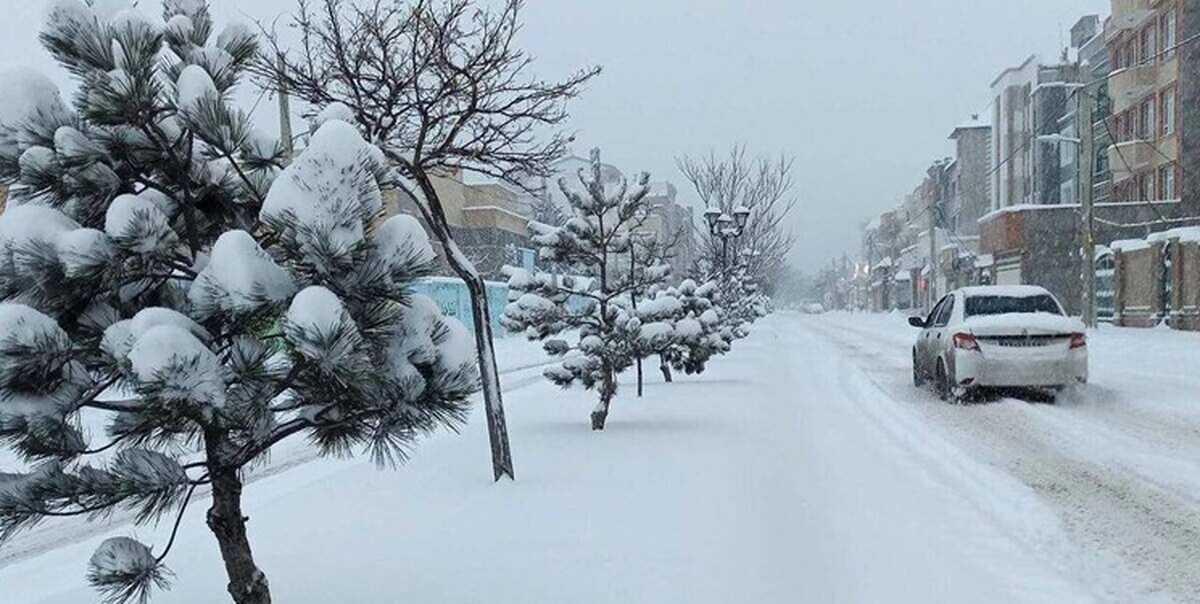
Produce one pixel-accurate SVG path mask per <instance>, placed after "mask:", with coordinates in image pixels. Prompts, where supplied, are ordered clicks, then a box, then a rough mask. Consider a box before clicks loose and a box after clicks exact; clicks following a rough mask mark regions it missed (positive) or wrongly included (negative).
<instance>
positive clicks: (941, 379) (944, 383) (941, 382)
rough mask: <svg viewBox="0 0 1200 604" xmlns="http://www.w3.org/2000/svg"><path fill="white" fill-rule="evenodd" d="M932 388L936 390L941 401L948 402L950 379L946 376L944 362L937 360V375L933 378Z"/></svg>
mask: <svg viewBox="0 0 1200 604" xmlns="http://www.w3.org/2000/svg"><path fill="white" fill-rule="evenodd" d="M933 387H934V388H935V389H936V390H937V395H938V398H940V399H942V400H943V401H948V400H950V395H951V390H950V378H949V377H947V375H946V362H945V361H943V360H941V359H938V363H937V373H936V374H935V376H934V382H933Z"/></svg>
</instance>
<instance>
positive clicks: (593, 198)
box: [502, 149, 666, 430]
mask: <svg viewBox="0 0 1200 604" xmlns="http://www.w3.org/2000/svg"><path fill="white" fill-rule="evenodd" d="M649 180H650V176H649V175H648V174H645V173H643V174H641V175H640V176H639V177H638V179H637V181H636V184H635V185H634V188H633V190H632V191H631V190H630V187H629V183H628V182H627V181H624V180H623V181H622V182H621V183H620V184H618V185H616V186H615V187H613V188H612V189H611V190H610V188H609V187H608V186H607V185H606V184H605V182H604V180H603V179H602V178H601V163H600V150H599V149H594V150H592V154H591V170H590V171H588V172H586V173H585V172H584V171H583V170H581V171H580V173H579V181H580V184H581V186H582V192H580V191H577V190H576V189H574V188H572V187H570V186H568V184H567V182H566V179H561V180H560V181H559V188H561V189H562V191H563V193H564V194H565V195H566V197H567V200H568V201H569V203H570V205H571V211H572V213H573V216H572V217H571V218H569V219H568V220H567V222H566V223H565V224H564V225H563V226H562V227H551V226H548V225H544V224H538V223H532V224H531V225H530V228H531V229H532V230H533V231H534V233H535V235H534V242H535V243H536V244H538V245H539V246H540V256H541V258H542V259H543V260H546V261H549V262H553V263H556V264H557V265H558V266H560V267H562V268H563V269H564V270H565V271H567V272H568V273H570V274H571V275H575V276H565V277H555V276H552V275H549V274H546V273H537V274H533V275H530V274H528V273H527V272H525V271H522V270H516V271H512V277H511V278H510V279H509V288H510V289H511V290H512V291H513V292H514V294H516V295H517V298H516V300H515V301H514V302H512V303H511V304H509V305H508V307H507V308H505V310H504V316H503V318H502V322H503V324H504V325H505V327H507V328H508V329H510V330H513V331H523V332H524V333H525V334H526V336H527V337H529V338H530V339H531V340H545V344H544V346H545V348H546V351H547V352H548V353H550V354H551V355H554V356H559V357H566V358H565V359H564V360H563V362H562V363H561V364H560V365H558V366H555V367H551V368H550V369H547V370H546V372H545V374H546V377H547V378H548V379H550V380H551V381H553V382H554V383H556V384H559V385H561V386H564V387H568V386H571V385H572V384H575V383H580V384H582V385H583V386H584V388H586V389H589V390H592V389H594V390H596V391H597V392H598V393H599V397H600V402H599V404H597V405H596V407H595V409H594V410H593V411H592V429H593V430H603V429H604V425H605V422H606V421H607V419H608V412H609V409H610V407H611V406H612V400H613V397H614V396H615V395H616V392H617V375H618V374H619V373H621V372H622V371H624V370H626V369H628V368H629V367H630V366H631V365H632V364H633V362H634V358H635V357H634V355H633V353H632V350H631V347H632V345H633V343H634V342H636V341H637V339H638V338H639V337H640V336H641V333H642V325H641V322H640V320H639V319H638V318H637V317H636V316H635V315H634V314H633V312H632V308H631V306H630V299H629V294H630V292H632V291H635V290H645V289H648V288H649V287H651V286H652V285H654V284H656V283H661V282H662V280H663V279H664V278H665V276H666V270H665V269H659V270H648V271H637V272H631V271H630V270H629V267H628V258H627V257H628V254H629V246H630V245H631V240H632V238H631V233H634V232H637V231H638V230H639V229H640V228H641V227H642V225H643V224H644V223H645V221H646V217H647V209H648V208H647V205H648V204H647V203H646V194H647V193H648V191H649V188H648V183H649ZM568 330H577V337H578V341H577V342H576V343H575V344H574V345H571V344H569V343H568V342H567V341H565V340H562V339H557V338H554V339H551V336H555V335H558V334H561V333H563V332H564V331H568ZM572 352H574V353H576V354H570V353H572ZM568 355H570V356H568Z"/></svg>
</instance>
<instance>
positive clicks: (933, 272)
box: [925, 189, 938, 310]
mask: <svg viewBox="0 0 1200 604" xmlns="http://www.w3.org/2000/svg"><path fill="white" fill-rule="evenodd" d="M928 194H929V280H928V281H927V282H926V284H925V291H926V294H927V297H928V298H929V301H928V304H929V310H933V305H934V304H937V301H938V295H937V279H938V257H937V254H938V249H937V211H938V207H937V194H936V189H934V192H932V193H928Z"/></svg>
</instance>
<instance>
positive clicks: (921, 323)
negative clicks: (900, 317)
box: [908, 317, 925, 329]
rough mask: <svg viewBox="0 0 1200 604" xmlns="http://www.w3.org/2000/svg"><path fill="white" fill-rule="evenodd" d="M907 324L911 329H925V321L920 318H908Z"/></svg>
mask: <svg viewBox="0 0 1200 604" xmlns="http://www.w3.org/2000/svg"><path fill="white" fill-rule="evenodd" d="M908 324H909V325H912V326H913V327H920V328H921V329H925V319H924V318H922V317H909V318H908Z"/></svg>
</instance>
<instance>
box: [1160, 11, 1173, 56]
mask: <svg viewBox="0 0 1200 604" xmlns="http://www.w3.org/2000/svg"><path fill="white" fill-rule="evenodd" d="M1159 29H1160V33H1159V37H1160V38H1161V39H1162V47H1163V60H1167V59H1170V58H1171V57H1173V56H1175V44H1176V42H1175V4H1174V3H1171V5H1170V7H1169V8H1168V9H1167V13H1166V14H1165V15H1163V16H1162V18H1161V19H1159Z"/></svg>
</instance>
